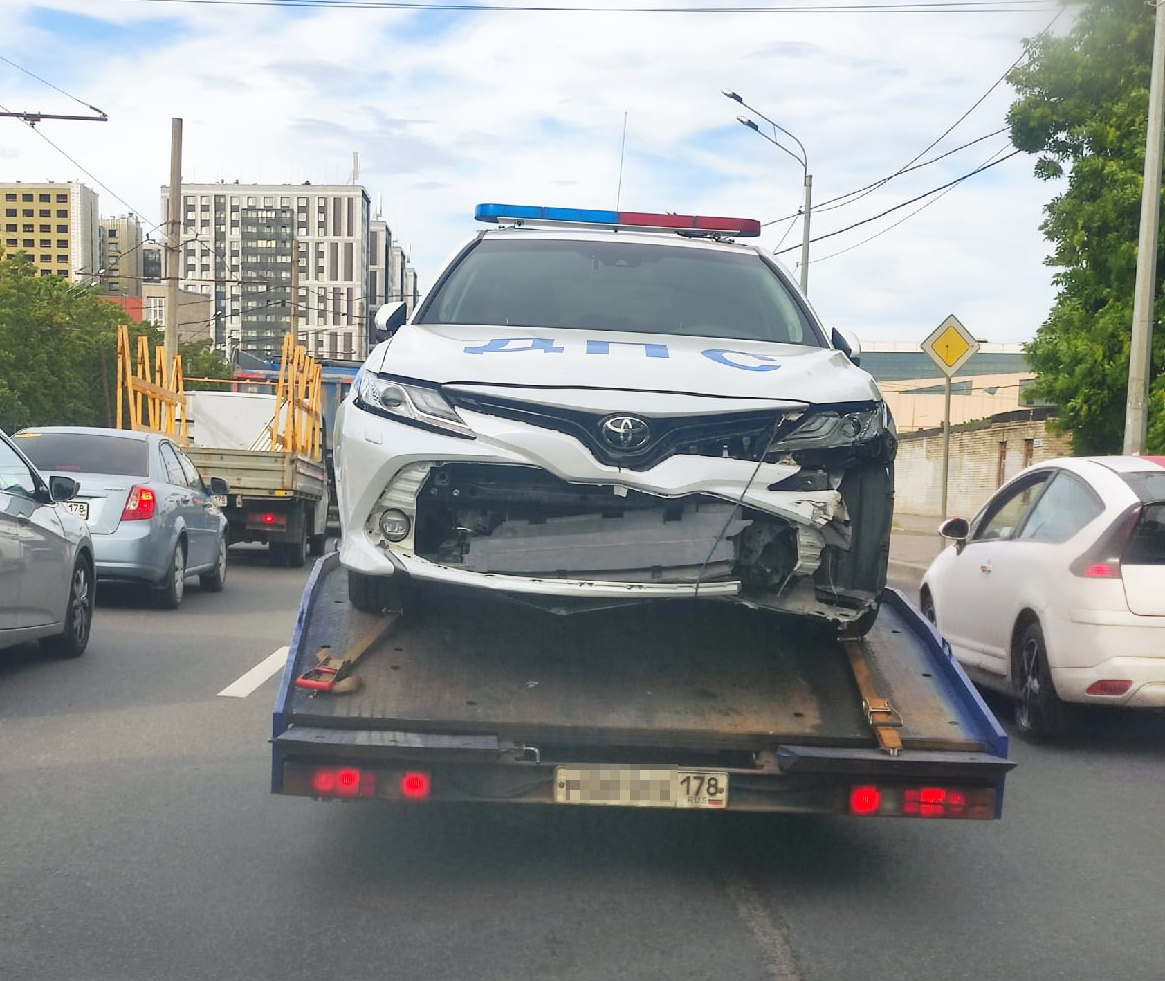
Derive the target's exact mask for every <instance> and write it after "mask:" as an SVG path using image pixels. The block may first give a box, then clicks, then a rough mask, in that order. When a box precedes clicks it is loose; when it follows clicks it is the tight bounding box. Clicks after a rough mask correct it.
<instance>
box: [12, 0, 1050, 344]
mask: <svg viewBox="0 0 1165 981" xmlns="http://www.w3.org/2000/svg"><path fill="white" fill-rule="evenodd" d="M548 7H550V8H557V9H549V10H548V9H544V8H548ZM519 8H521V9H519ZM533 8H541V9H533ZM1068 27H1069V15H1068V14H1066V13H1061V12H1060V8H1059V7H1058V6H1056V5H1055V4H1054V3H1052V2H1049V0H994V2H992V0H932V2H930V3H926V4H923V3H913V2H905V3H891V2H890V0H852V2H850V3H848V4H844V5H839V4H837V3H829V2H827V0H785V2H784V3H780V2H777V3H772V2H769V3H765V2H757V0H744V2H731V0H629V2H623V3H618V2H614V0H532V2H526V3H523V2H521V0H490V2H487V3H477V4H474V3H459V4H453V3H449V2H446V0H435V2H431V3H424V2H421V3H388V2H379V0H330V2H329V0H0V59H2V60H0V111H6V112H40V113H56V114H64V115H92V110H91V109H90V108H89V107H95V108H96V109H98V110H100V111H102V112H104V113H105V114H106V115H107V116H108V122H92V121H64V120H51V119H45V120H42V121H41V122H40V123H39V124H38V125H37V126H36V127H35V128H33V127H30V126H28V125H27V124H26V123H25V122H22V121H21V120H19V119H13V118H0V180H27V181H42V180H54V181H72V180H77V181H81V182H82V183H85V184H87V185H88V186H90V187H92V188H93V189H94V190H95V191H96V192H97V193H98V195H99V198H100V212H101V214H102V216H113V215H123V214H126V213H128V212H132V213H134V214H136V215H138V216H139V217H140V218H141V220H142V221H143V223H144V225H145V227H146V229H147V230H150V229H154V228H155V226H157V224H158V222H159V221H160V218H161V215H160V197H161V195H160V188H161V187H162V186H163V185H164V184H165V183H166V182H167V181H168V179H169V172H170V134H171V120H172V119H173V118H181V119H182V120H183V157H182V164H183V166H182V172H183V179H184V180H185V181H188V182H198V183H209V182H217V181H220V180H222V181H226V182H228V183H233V182H234V181H236V180H237V181H239V182H241V183H243V184H247V183H280V184H281V183H295V184H299V183H302V182H304V181H311V182H312V183H313V184H327V183H335V184H345V183H350V182H351V181H352V177H353V155H354V154H358V158H359V178H358V181H359V183H361V184H363V185H364V186H365V187H366V188H367V190H368V192H369V195H370V197H371V199H372V204H373V210H374V212H375V211H376V210H377V209H378V208H379V209H380V212H381V214H382V215H383V217H384V218H385V219H386V220H387V221H388V223H389V225H390V227H391V228H392V230H393V233H394V235H395V237H396V239H397V241H398V242H399V243H400V244H402V245H403V246H404V247H405V249H406V250H407V251H408V253H409V255H410V257H411V260H412V265H413V267H414V269H415V270H416V271H417V275H418V281H419V283H420V287H421V290H422V292H423V291H424V290H425V289H426V288H428V287H429V286H430V285H431V284H432V282H433V280H434V278H435V277H436V275H437V274H438V272H439V271H440V269H441V266H442V264H443V263H444V261H445V260H446V259H447V258H448V257H449V256H450V255H451V254H452V253H453V252H454V251H455V250H456V248H457V247H458V246H459V245H460V244H461V243H463V242H464V241H465V240H466V239H468V238H469V237H470V236H471V235H472V234H473V233H474V232H475V230H476V227H475V222H474V221H473V209H474V206H475V205H476V204H478V203H480V202H505V203H514V204H535V205H547V206H561V207H578V208H605V209H609V208H622V209H624V210H637V211H657V212H678V213H683V214H711V215H725V216H733V217H749V218H757V219H760V220H761V221H762V222H764V223H765V224H764V230H763V234H762V236H761V238H760V240H759V242H760V244H761V246H762V247H764V248H766V249H768V250H772V251H775V252H777V253H778V255H779V257H780V259H781V260H782V261H783V262H785V263H786V265H787V266H788V267H789V268H790V269H792V270H793V275H794V276H795V277H799V276H800V269H799V267H798V264H799V262H800V251H801V239H802V231H803V225H802V219H801V217H800V216H799V214H798V213H799V211H800V210H801V206H802V203H803V186H804V175H805V173H806V171H807V172H808V173H809V174H810V175H811V177H812V200H813V207H812V209H811V221H810V232H811V235H812V238H813V239H814V241H813V242H812V244H811V246H810V261H809V277H808V279H809V283H808V291H809V298H810V301H811V302H812V304H813V306H814V307H815V309H816V310H817V312H818V314H819V315H820V316H821V318H822V320H823V321H824V322H825V324H826V325H827V327H840V328H845V329H847V330H850V331H852V332H854V333H855V334H856V335H857V336H858V337H859V338H860V339H861V341H862V342H863V343H867V344H868V343H879V342H880V343H888V342H894V343H909V344H914V343H921V342H922V341H923V340H925V339H926V337H927V336H928V335H929V334H930V333H931V332H932V331H933V330H934V328H935V327H937V326H938V325H939V324H940V323H941V322H942V321H943V320H944V319H945V318H946V317H947V316H948V315H950V314H954V315H955V316H957V317H958V318H959V320H960V321H961V322H962V323H963V324H964V325H965V326H966V327H967V328H968V329H969V331H970V332H971V333H972V334H973V335H974V336H975V337H977V338H979V339H980V340H981V341H984V342H989V343H1005V344H1017V343H1022V342H1025V341H1028V340H1030V339H1031V338H1032V337H1033V336H1034V334H1035V331H1036V330H1037V329H1038V327H1039V325H1040V324H1041V323H1042V322H1043V320H1044V319H1045V318H1046V316H1047V313H1048V310H1049V308H1050V305H1051V303H1052V301H1053V299H1054V295H1055V294H1054V288H1053V285H1052V275H1053V273H1054V270H1053V269H1051V268H1050V267H1048V266H1047V265H1046V264H1045V262H1044V259H1045V256H1046V255H1047V254H1048V252H1049V251H1050V247H1049V244H1048V243H1047V241H1046V240H1045V239H1044V238H1043V236H1042V234H1041V233H1040V230H1039V226H1040V223H1041V220H1042V218H1043V209H1044V206H1045V205H1046V204H1047V202H1048V201H1050V200H1051V199H1052V198H1053V197H1054V196H1055V195H1056V194H1057V193H1060V192H1061V191H1062V189H1063V188H1062V186H1058V185H1057V183H1056V182H1054V181H1053V182H1048V181H1041V180H1037V179H1036V178H1035V177H1034V176H1033V174H1032V167H1033V163H1034V159H1033V158H1032V157H1030V156H1028V155H1026V154H1018V155H1015V156H1012V157H1011V158H1010V159H1006V160H1002V162H999V163H997V164H995V165H994V166H990V167H988V168H987V169H984V170H982V171H981V172H979V173H977V174H974V175H973V176H970V177H967V178H966V179H965V180H961V181H959V178H963V177H964V176H965V175H967V174H970V173H971V172H972V171H975V170H977V169H978V168H981V167H983V166H984V165H986V164H991V163H993V162H994V161H999V160H1001V158H1003V157H1004V156H1006V155H1007V154H1008V153H1009V152H1011V150H1012V147H1011V145H1010V142H1009V140H1008V137H1007V132H1006V128H1005V127H1006V113H1007V109H1008V107H1009V105H1010V104H1011V102H1012V101H1013V100H1014V99H1015V92H1014V90H1013V89H1012V88H1011V87H1010V86H1009V85H1008V84H1007V82H1006V81H1005V80H1004V76H1005V74H1006V73H1007V71H1008V70H1009V69H1010V68H1011V67H1012V66H1013V65H1015V64H1016V63H1017V62H1018V61H1019V60H1020V59H1022V58H1023V57H1024V45H1023V41H1024V39H1025V38H1031V37H1033V36H1035V35H1037V34H1039V33H1040V32H1041V31H1043V30H1046V29H1050V30H1051V31H1052V32H1054V33H1058V34H1059V33H1064V32H1065V31H1066V30H1067V29H1068ZM725 90H728V91H731V92H735V93H737V94H739V96H740V97H741V98H742V99H743V101H744V103H745V104H746V105H742V104H738V103H737V102H735V101H732V100H731V99H729V98H727V97H726V96H725V95H724V94H723V92H724V91H725ZM746 106H747V107H748V108H746ZM750 108H751V110H753V111H751V112H750ZM738 116H745V117H747V118H750V119H752V120H753V121H754V122H756V123H757V125H758V127H759V129H758V130H757V131H754V130H752V129H749V128H747V127H746V126H744V125H742V124H741V123H740V122H739V121H738V118H737V117H738ZM765 117H767V121H766V118H765ZM773 124H775V125H776V127H779V128H774V126H773ZM999 130H1002V132H997V131H999ZM788 134H792V136H793V137H795V139H796V140H798V141H800V144H801V145H802V146H803V147H804V151H805V154H804V155H805V158H806V160H807V167H805V166H803V165H802V163H801V161H800V160H798V159H796V158H797V157H798V156H799V155H800V151H799V149H798V146H797V144H796V143H795V142H793V140H792V139H790V136H789V135H788ZM990 134H995V135H990ZM766 137H768V139H766ZM984 137H986V138H984ZM773 138H775V139H777V140H779V141H780V142H781V144H782V146H783V147H784V149H782V147H778V146H776V145H774V143H773V142H771V139H773ZM966 144H971V145H969V146H966ZM960 147H963V148H962V149H958V148H960ZM952 151H953V152H952ZM936 158H941V159H936ZM908 167H909V168H910V169H909V170H908V172H906V173H901V174H900V173H899V171H902V170H904V169H906V168H908ZM896 174H897V176H893V175H896ZM890 177H893V179H891V180H888V181H887V180H886V178H890ZM954 181H958V183H955V184H953V185H952V186H951V187H950V188H949V189H947V190H945V191H942V192H938V193H928V192H932V191H935V190H936V189H938V188H942V187H944V185H948V184H950V183H951V182H954ZM880 182H884V183H880ZM870 185H877V186H875V187H874V188H873V189H871V190H869V191H868V192H866V193H862V194H855V193H854V192H859V191H861V190H862V189H864V188H868V187H870ZM924 195H925V196H924ZM916 199H917V200H916ZM906 202H913V203H909V204H908V203H906ZM478 227H479V226H478ZM154 237H155V238H162V237H163V231H162V230H161V229H157V230H156V231H154Z"/></svg>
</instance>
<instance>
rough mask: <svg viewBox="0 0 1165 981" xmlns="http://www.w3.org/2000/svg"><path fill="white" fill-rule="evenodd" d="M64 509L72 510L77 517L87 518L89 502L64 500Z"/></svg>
mask: <svg viewBox="0 0 1165 981" xmlns="http://www.w3.org/2000/svg"><path fill="white" fill-rule="evenodd" d="M65 510H66V511H72V512H73V514H75V515H76V516H77V517H78V518H84V519H85V520H86V521H88V520H89V502H88V501H65Z"/></svg>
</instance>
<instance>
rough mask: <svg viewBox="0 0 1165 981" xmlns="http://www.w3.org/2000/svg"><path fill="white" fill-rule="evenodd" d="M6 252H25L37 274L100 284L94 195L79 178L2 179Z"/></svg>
mask: <svg viewBox="0 0 1165 981" xmlns="http://www.w3.org/2000/svg"><path fill="white" fill-rule="evenodd" d="M0 198H3V206H4V224H3V229H4V235H3V238H0V242H2V243H3V245H4V252H5V254H7V255H12V254H14V253H16V252H23V253H25V255H26V256H28V258H29V259H30V260H31V261H32V263H33V264H34V265H35V266H36V269H37V272H38V273H39V274H40V275H41V276H61V277H64V278H65V279H68V280H70V281H71V282H76V283H85V284H93V283H96V282H98V279H99V270H100V268H101V227H100V224H99V222H98V218H97V194H96V193H95V192H94V191H92V190H91V189H90V188H88V187H86V186H85V185H84V184H80V183H77V182H68V183H66V182H56V181H45V182H42V183H37V182H31V183H29V182H25V181H15V182H0Z"/></svg>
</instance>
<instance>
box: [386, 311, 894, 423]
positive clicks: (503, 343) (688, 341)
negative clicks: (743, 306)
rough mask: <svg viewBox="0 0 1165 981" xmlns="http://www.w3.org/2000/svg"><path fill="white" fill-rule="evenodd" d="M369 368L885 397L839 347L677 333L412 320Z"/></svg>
mask: <svg viewBox="0 0 1165 981" xmlns="http://www.w3.org/2000/svg"><path fill="white" fill-rule="evenodd" d="M367 367H368V368H369V369H371V370H373V371H377V372H381V373H384V374H391V375H395V376H397V377H401V378H411V379H415V380H417V381H427V382H433V383H435V384H438V385H490V386H494V385H496V386H515V387H521V388H526V389H530V388H574V389H579V388H591V389H606V390H612V391H640V392H673V393H683V394H690V395H700V396H712V397H730V398H734V399H750V398H756V399H765V400H772V399H780V400H788V401H797V402H805V403H812V404H824V403H830V402H851V401H854V402H856V401H868V400H880V399H881V395H880V394H879V392H878V389H877V386H876V385H875V384H874V380H873V379H872V378H871V377H870V375H869V374H867V373H866V372H865V371H863V370H862V369H861V368H859V367H857V366H856V365H854V364H853V362H851V361H850V360H849V358H847V357H846V356H845V354H843V353H842V352H841V351H837V350H834V349H832V348H821V347H807V346H804V345H799V344H770V343H766V342H762V341H748V340H736V339H733V338H709V337H683V336H675V335H670V334H667V335H665V334H633V333H617V332H613V331H587V330H553V331H550V330H548V331H545V332H539V331H538V330H537V329H533V330H531V329H522V328H514V327H479V326H465V325H433V324H425V325H423V326H422V325H417V324H408V325H405V326H404V327H402V328H401V329H400V330H399V331H397V333H396V334H395V335H394V336H393V337H392V338H390V339H389V340H388V341H385V342H384V343H382V344H381V345H379V346H378V347H377V348H376V349H374V350H373V351H372V353H371V354H370V355H369V357H368V361H367Z"/></svg>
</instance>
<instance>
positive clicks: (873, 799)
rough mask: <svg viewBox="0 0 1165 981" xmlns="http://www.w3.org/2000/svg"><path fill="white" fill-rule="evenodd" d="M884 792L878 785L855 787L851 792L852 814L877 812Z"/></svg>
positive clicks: (850, 806)
mask: <svg viewBox="0 0 1165 981" xmlns="http://www.w3.org/2000/svg"><path fill="white" fill-rule="evenodd" d="M881 806H882V792H881V791H880V790H878V788H877V787H854V788H853V789H852V790H850V792H849V812H850V814H877V813H878V808H879V807H881Z"/></svg>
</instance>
